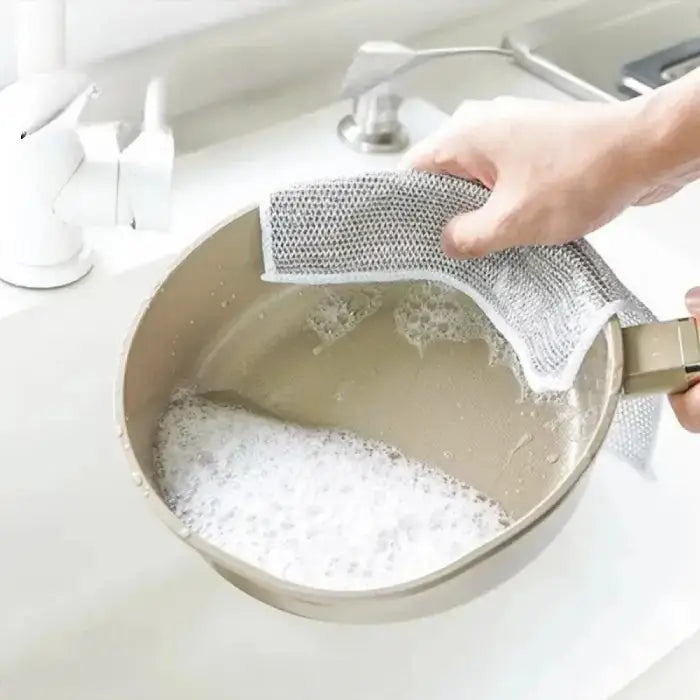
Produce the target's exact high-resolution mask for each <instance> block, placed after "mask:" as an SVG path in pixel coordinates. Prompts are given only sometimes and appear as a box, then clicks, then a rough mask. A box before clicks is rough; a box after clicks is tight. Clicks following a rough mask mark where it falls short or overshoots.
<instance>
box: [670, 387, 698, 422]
mask: <svg viewBox="0 0 700 700" xmlns="http://www.w3.org/2000/svg"><path fill="white" fill-rule="evenodd" d="M669 400H670V401H671V407H672V408H673V411H674V413H675V414H676V418H678V422H679V423H680V424H681V425H682V426H683V427H684V428H685V429H686V430H688V431H690V432H691V433H700V384H697V385H695V386H694V387H693V388H692V389H690V391H686V392H685V394H677V395H675V396H670V397H669Z"/></svg>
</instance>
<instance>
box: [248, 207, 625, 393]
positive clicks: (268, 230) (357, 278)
mask: <svg viewBox="0 0 700 700" xmlns="http://www.w3.org/2000/svg"><path fill="white" fill-rule="evenodd" d="M269 212H270V199H269V197H268V198H266V199H265V200H262V201H261V202H260V228H261V234H262V236H261V238H262V240H261V246H262V257H263V268H264V271H263V274H262V275H261V279H262V280H263V281H264V282H271V283H276V284H298V285H306V286H309V285H320V284H329V285H332V284H372V283H382V282H407V281H412V282H419V281H420V282H440V283H442V284H445V285H447V286H449V287H452V288H453V289H457V290H459V291H461V292H462V293H463V294H466V295H467V296H468V297H470V298H471V299H473V300H474V301H475V302H476V304H477V305H478V306H479V308H480V309H481V310H482V311H483V312H484V313H485V314H486V316H487V317H488V319H489V321H491V323H492V324H493V325H494V327H495V328H496V330H497V331H498V332H499V333H500V334H501V335H502V336H503V337H504V338H505V339H506V340H507V341H508V343H510V345H511V346H512V348H513V351H514V352H515V354H516V355H517V356H518V359H519V360H520V364H521V367H522V370H523V374H524V376H525V379H526V381H527V382H528V384H529V385H530V388H531V389H532V391H534V392H536V393H544V392H563V391H568V390H569V389H570V388H571V387H572V386H573V384H574V382H575V380H576V375H577V374H578V371H579V369H580V368H581V365H582V364H583V361H584V359H585V357H586V353H587V352H588V350H589V349H590V347H591V346H592V345H593V342H594V341H595V339H596V337H597V336H598V334H599V333H600V332H601V331H602V329H603V328H604V326H605V324H606V323H607V322H608V321H609V320H610V319H611V318H612V317H613V316H614V315H616V314H618V313H620V311H622V310H623V309H624V307H625V305H626V301H625V300H617V301H613V302H610V303H608V304H606V305H605V306H603V307H601V308H600V309H598V310H597V311H596V312H595V313H594V314H593V315H592V317H591V319H590V323H589V326H588V328H586V330H585V331H584V332H583V333H582V334H581V337H580V338H579V339H578V342H577V344H576V347H575V348H574V351H573V352H572V353H571V355H570V356H569V358H568V360H567V363H566V365H565V366H564V367H563V368H562V369H561V370H560V371H559V372H557V373H555V374H548V375H542V374H540V373H538V372H537V371H536V370H535V368H534V365H533V361H532V358H530V356H529V353H527V352H525V351H524V345H523V343H522V341H521V338H520V337H519V336H518V335H517V334H516V333H515V332H514V331H513V329H512V328H511V327H510V326H509V325H508V324H507V323H506V322H505V320H504V319H503V317H502V316H500V314H498V313H497V312H496V310H495V309H494V308H493V307H492V306H491V305H490V304H489V303H488V302H487V301H486V300H485V299H484V298H483V297H482V296H481V295H480V294H479V293H478V292H476V291H475V290H473V289H472V288H471V287H470V286H469V285H467V284H465V283H462V282H460V281H458V280H456V279H454V278H453V277H452V276H450V275H447V274H444V273H440V272H432V271H428V270H421V269H415V270H397V271H391V272H349V273H347V272H346V273H320V274H298V273H284V272H279V271H278V270H277V266H276V264H275V259H274V252H273V245H272V227H271V226H270V219H269Z"/></svg>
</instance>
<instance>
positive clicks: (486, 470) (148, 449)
mask: <svg viewBox="0 0 700 700" xmlns="http://www.w3.org/2000/svg"><path fill="white" fill-rule="evenodd" d="M261 270H262V256H261V250H260V222H259V215H258V210H257V208H252V209H249V210H247V211H244V212H242V213H241V214H239V215H237V216H236V217H234V218H233V219H232V220H230V221H228V222H227V223H225V224H224V225H222V226H220V227H217V229H216V230H215V231H213V232H212V233H210V234H208V235H207V236H205V237H204V238H203V239H202V240H201V241H200V242H199V243H198V244H197V245H195V246H194V247H193V248H192V249H191V250H189V251H188V252H187V253H186V254H185V255H184V256H183V257H182V258H181V259H180V260H179V262H178V263H177V264H176V265H175V266H174V267H173V269H172V270H171V272H170V273H169V274H168V275H167V276H166V278H165V279H164V280H163V282H162V284H161V285H160V287H159V288H158V289H157V291H156V292H155V293H154V294H153V296H152V298H151V299H149V300H148V302H147V303H146V305H145V307H144V309H143V310H142V312H141V314H140V315H139V318H138V320H137V322H136V324H135V327H134V329H133V332H132V334H131V336H130V338H129V339H128V351H127V352H126V354H125V359H124V364H123V367H122V372H121V380H120V383H119V387H118V394H117V414H118V420H119V422H120V424H121V427H122V430H123V433H124V436H125V437H126V441H127V444H128V448H127V452H128V457H129V462H130V470H131V471H132V472H133V473H134V475H135V481H136V482H137V483H138V484H139V485H140V488H143V489H144V490H145V491H146V492H147V493H149V494H150V495H151V497H150V498H149V499H148V503H149V504H151V505H152V506H153V507H154V508H155V511H156V513H157V515H158V516H159V517H160V518H161V519H162V520H163V521H164V522H165V523H166V525H167V526H168V527H169V528H170V529H171V530H172V531H173V532H174V533H175V534H177V535H178V536H180V537H182V538H183V539H184V541H186V543H187V544H188V545H189V546H191V547H193V548H194V549H195V550H196V551H198V552H199V553H200V554H201V555H202V556H203V557H204V559H206V560H207V561H208V562H209V563H210V564H211V565H212V566H213V567H214V568H215V569H216V570H217V571H218V572H219V573H220V574H221V575H222V576H224V577H225V578H226V579H227V580H228V581H230V582H231V583H233V584H234V585H235V586H237V587H238V588H240V589H241V590H243V591H246V592H247V593H249V594H250V595H252V596H254V597H255V598H257V599H259V600H261V601H264V602H266V603H268V604H270V605H273V606H275V607H277V608H280V609H282V610H286V611H289V612H291V613H294V614H297V615H302V616H306V617H310V618H318V619H323V620H333V621H343V622H380V621H388V620H400V619H406V618H412V617H418V616H422V615H427V614H431V613H435V612H438V611H442V610H446V609H448V608H450V607H452V606H455V605H458V604H460V603H464V602H465V601H468V600H469V599H470V598H473V597H475V596H477V595H479V594H481V593H483V592H484V591H486V590H488V589H489V588H491V587H493V586H494V585H496V584H497V583H498V582H500V581H502V580H504V579H506V578H508V577H510V576H512V575H513V574H514V573H515V572H516V571H517V570H518V569H519V568H520V567H522V566H523V565H524V564H526V563H527V562H529V561H530V560H532V558H533V557H535V556H536V555H537V553H538V552H539V551H540V550H541V549H542V548H543V547H544V546H545V545H546V544H547V543H548V542H549V541H550V540H551V539H552V538H553V537H554V535H555V534H556V533H557V532H558V531H559V529H560V528H561V526H562V523H563V522H564V521H565V520H566V519H567V518H568V517H569V515H570V513H571V512H572V510H573V508H574V505H575V503H576V501H577V498H578V496H579V495H580V493H581V492H582V489H581V484H582V482H583V481H584V480H585V479H584V478H585V476H586V473H587V470H588V469H589V467H590V465H591V463H592V461H593V459H594V457H595V455H596V453H597V451H598V449H599V448H600V446H601V444H602V442H603V438H604V437H605V435H606V433H607V430H608V428H609V426H610V423H611V420H612V417H613V414H614V411H615V407H616V404H617V400H618V396H619V395H620V392H621V391H622V390H623V387H624V389H625V390H626V391H629V392H668V391H678V390H682V389H685V388H686V387H687V386H689V385H690V383H691V382H693V381H696V380H697V378H698V377H700V331H699V330H698V328H697V327H696V325H695V323H694V322H693V321H691V320H688V319H685V320H680V321H673V322H670V323H665V324H652V325H650V326H639V327H636V328H633V329H627V330H625V331H622V330H621V328H620V326H619V324H618V323H617V321H615V320H613V321H611V322H610V323H609V324H608V325H607V327H606V328H605V329H604V331H603V332H602V333H601V335H600V336H599V337H598V338H597V340H596V341H595V343H594V344H593V346H592V347H591V349H590V351H589V353H588V355H587V357H586V359H585V361H584V363H583V366H582V369H581V371H580V372H579V374H578V377H577V380H576V384H575V387H574V392H573V396H574V402H575V407H576V410H575V411H573V412H572V414H571V415H570V416H569V417H568V418H566V419H565V420H564V419H563V418H562V415H561V412H560V409H559V408H558V407H557V406H556V405H554V404H547V403H544V404H535V403H528V402H525V403H522V402H519V401H518V398H519V386H518V383H517V381H516V379H515V377H514V375H513V374H512V372H511V371H510V370H508V369H507V368H505V367H501V366H497V365H495V366H492V365H490V364H489V362H488V353H487V348H486V345H485V344H483V343H480V342H479V341H475V342H474V343H470V344H459V343H447V342H446V343H439V344H435V345H434V346H431V347H430V348H429V349H428V351H427V352H426V353H425V354H424V356H423V357H421V356H420V355H419V354H418V353H417V352H416V351H415V349H414V348H412V347H410V346H409V345H408V344H407V343H406V342H405V341H404V340H403V339H401V338H399V336H398V334H397V333H396V332H395V330H394V324H393V321H392V309H391V299H392V294H393V295H394V296H396V298H398V297H399V296H400V295H401V294H405V291H406V285H405V284H403V285H394V286H393V287H391V288H389V289H388V293H387V298H388V302H387V303H385V304H384V306H383V307H382V309H381V310H380V311H379V312H378V313H376V314H375V315H374V316H372V317H371V319H369V320H368V321H366V322H363V324H361V325H360V326H359V327H358V328H357V329H356V330H354V331H353V332H352V333H350V334H349V335H347V336H346V337H345V338H343V339H342V341H340V342H337V343H335V344H334V345H333V346H331V347H329V348H328V349H327V350H325V351H324V352H323V353H321V354H316V353H314V352H313V349H314V346H315V345H317V343H318V340H317V338H314V337H312V334H310V333H309V331H308V330H307V329H306V326H305V323H304V320H305V318H306V317H307V315H308V313H309V311H310V310H311V309H312V308H313V306H314V305H315V304H316V303H317V302H318V300H319V298H320V297H321V295H323V294H324V293H325V292H324V290H323V289H322V288H318V287H303V288H301V287H292V286H284V285H271V284H267V283H264V282H262V281H261V280H260V274H261ZM334 289H335V290H336V291H337V290H338V288H337V287H336V288H334ZM348 379H351V380H352V386H353V390H352V392H350V393H348V394H347V395H346V397H345V400H344V401H342V402H338V401H337V400H335V394H336V391H337V386H338V384H339V382H341V381H342V382H347V380H348ZM183 384H189V385H196V386H197V387H198V388H199V389H200V390H202V391H217V390H225V389H235V390H236V391H237V392H238V393H240V394H242V395H245V396H247V397H249V399H250V400H251V401H252V402H254V403H256V404H258V405H260V406H262V407H268V408H270V409H271V410H274V412H275V413H277V414H278V415H279V414H282V415H284V416H285V417H287V418H289V420H294V421H298V422H300V423H305V424H315V425H333V426H342V427H343V428H346V429H350V430H353V431H355V432H357V433H359V434H360V435H362V436H364V437H367V438H373V439H381V440H383V441H385V442H387V443H389V444H392V445H395V446H396V447H398V448H400V449H401V450H402V451H403V452H404V453H405V454H406V455H408V456H410V457H413V458H416V459H419V460H421V461H423V462H428V463H430V464H433V465H435V466H439V467H441V468H442V469H443V470H445V471H446V472H448V473H450V474H452V475H454V476H455V477H457V478H459V479H462V480H463V481H465V482H466V483H468V484H470V485H472V486H474V487H476V488H478V489H479V490H481V491H482V492H484V493H486V494H487V495H489V496H491V497H492V498H494V499H495V500H497V501H498V502H499V503H500V504H501V505H502V506H503V507H504V509H505V510H506V511H507V512H508V514H509V515H510V516H511V517H512V519H513V522H514V524H513V525H512V526H510V527H509V528H508V529H507V530H505V531H504V532H503V533H502V534H501V535H499V536H498V537H496V538H495V539H493V540H492V541H490V542H488V543H486V544H484V545H483V546H481V547H480V548H479V549H477V550H475V551H473V552H472V553H470V554H469V555H467V556H465V557H463V558H461V559H459V560H458V561H455V562H454V563H453V564H452V565H451V566H449V567H447V568H445V569H442V570H440V571H436V572H434V573H432V574H431V575H429V576H425V577H423V578H420V579H417V580H413V581H410V582H407V583H405V584H402V585H399V586H395V587H392V588H386V589H381V590H372V591H366V592H352V593H338V592H332V591H323V590H317V589H311V588H305V587H303V586H298V585H294V584H291V583H288V582H286V581H283V580H279V579H277V578H274V577H272V576H270V575H268V574H267V573H266V572H264V571H262V570H260V569H258V568H256V567H254V566H251V565H249V564H247V563H246V562H244V561H241V560H239V559H237V558H236V557H233V556H231V555H229V554H227V553H225V552H223V551H221V550H219V549H217V548H216V547H214V546H212V545H210V544H208V543H207V542H205V541H204V540H203V539H201V538H200V537H198V536H197V535H195V534H192V535H189V534H188V533H183V526H182V523H180V522H179V521H178V519H177V518H176V517H175V516H174V515H173V514H172V513H171V511H170V510H169V509H168V507H167V506H166V504H165V503H164V502H163V500H162V499H161V498H160V496H159V493H158V483H157V478H156V474H155V466H154V449H153V446H154V436H155V434H156V430H157V426H158V422H159V419H160V417H161V415H162V413H163V412H164V410H165V409H166V407H167V406H168V403H169V400H170V397H171V395H172V393H173V391H174V390H175V389H176V388H177V387H179V386H181V385H183ZM273 403H274V405H272V404H273ZM456 406H459V407H460V409H459V410H457V409H456ZM458 414H459V415H458ZM562 426H564V428H565V429H560V428H562ZM523 435H528V436H530V437H531V439H530V440H528V441H527V444H526V445H525V446H524V447H523V448H522V449H518V450H514V449H513V445H514V443H516V442H517V441H518V438H519V437H520V436H523ZM447 455H449V457H448V456H447Z"/></svg>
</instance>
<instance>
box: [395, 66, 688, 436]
mask: <svg viewBox="0 0 700 700" xmlns="http://www.w3.org/2000/svg"><path fill="white" fill-rule="evenodd" d="M699 127H700V70H698V71H694V72H692V73H690V74H688V75H686V76H685V77H684V78H682V79H680V80H677V81H675V82H673V83H671V84H669V85H667V86H664V87H662V88H660V89H658V90H656V91H654V92H652V93H649V94H647V95H644V96H642V97H639V98H636V99H633V100H628V101H625V102H617V103H610V104H604V103H587V102H574V103H558V102H546V101H539V100H524V99H518V98H511V97H502V98H497V99H495V100H490V101H467V102H464V103H462V105H460V107H459V108H458V109H457V111H456V112H455V113H454V115H453V116H452V117H451V118H450V119H449V120H448V122H447V123H446V124H445V125H444V126H443V127H442V128H441V129H440V130H438V131H437V132H436V133H434V134H433V135H431V136H430V137H428V138H427V139H426V140H425V141H422V142H421V143H419V144H417V145H416V146H415V147H414V148H413V149H411V151H410V152H409V153H408V154H407V156H406V157H405V159H404V165H406V166H408V167H412V168H415V169H418V170H427V171H431V172H441V173H449V174H451V175H456V176H459V177H464V178H467V179H472V180H478V181H480V182H481V183H483V184H484V185H485V186H486V187H488V188H489V189H490V190H491V196H490V197H489V200H488V201H487V203H486V204H485V205H484V206H483V207H481V208H480V209H478V210H476V211H473V212H468V213H464V214H460V215H458V216H457V217H455V218H454V219H452V220H451V221H450V222H449V223H448V224H447V226H446V228H445V231H444V234H443V239H442V245H443V249H444V251H445V253H446V254H447V255H449V256H451V257H455V258H470V257H480V256H483V255H486V254H488V253H492V252H495V251H499V250H504V249H506V248H511V247H514V246H523V245H542V244H546V245H555V244H562V243H566V242H568V241H572V240H576V239H578V238H581V237H582V236H585V235H586V234H588V233H591V232H592V231H595V230H596V229H598V228H600V227H601V226H603V225H604V224H606V223H608V222H609V221H611V220H612V219H614V218H615V217H616V216H618V215H619V214H620V213H621V212H622V211H624V210H625V209H626V208H627V207H630V206H635V205H647V204H652V203H654V202H658V201H661V200H663V199H666V198H667V197H669V196H671V195H672V194H674V193H675V192H677V191H678V190H679V189H680V188H682V187H683V186H684V185H686V184H688V183H689V182H692V181H693V180H696V179H698V178H699V177H700V128H699ZM686 304H687V306H688V311H689V312H690V314H691V315H693V316H695V317H696V318H698V319H700V287H698V288H695V289H692V290H690V291H689V292H688V294H687V296H686ZM671 405H672V406H673V409H674V411H675V413H676V415H677V417H678V420H679V421H680V423H681V425H683V427H685V428H686V429H687V430H690V431H692V432H700V385H698V386H695V387H693V388H691V389H690V390H689V391H688V392H686V393H684V394H680V395H677V396H672V397H671Z"/></svg>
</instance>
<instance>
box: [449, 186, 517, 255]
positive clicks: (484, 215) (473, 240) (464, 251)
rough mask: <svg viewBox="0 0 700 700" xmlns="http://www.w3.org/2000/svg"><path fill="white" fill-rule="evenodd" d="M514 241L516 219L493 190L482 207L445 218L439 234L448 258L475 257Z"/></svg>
mask: <svg viewBox="0 0 700 700" xmlns="http://www.w3.org/2000/svg"><path fill="white" fill-rule="evenodd" d="M518 243H519V241H518V225H517V222H516V221H514V218H513V216H512V211H511V207H510V206H509V205H508V204H507V202H506V201H505V199H504V198H503V197H501V196H499V193H498V191H497V190H495V191H494V192H493V194H492V195H491V196H490V197H489V199H488V201H487V202H486V204H484V206H483V207H480V208H479V209H475V210H474V211H470V212H466V213H464V214H459V215H458V216H456V217H455V218H454V219H452V220H451V221H449V222H448V224H447V226H445V230H444V232H443V236H442V248H443V250H444V251H445V254H446V255H448V256H449V257H451V258H478V257H481V256H483V255H488V254H489V253H495V252H497V251H500V250H505V249H506V248H512V247H514V246H515V245H517V244H518Z"/></svg>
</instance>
